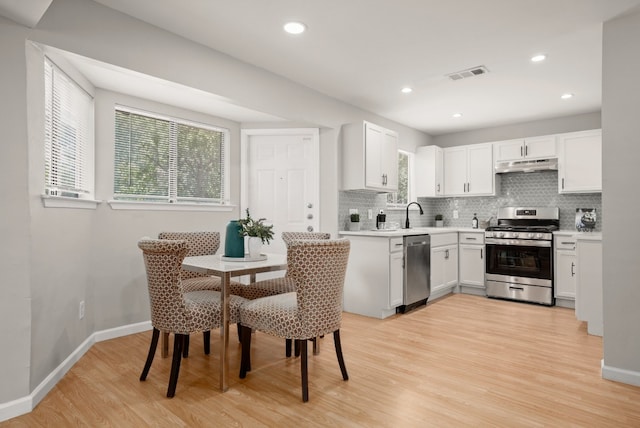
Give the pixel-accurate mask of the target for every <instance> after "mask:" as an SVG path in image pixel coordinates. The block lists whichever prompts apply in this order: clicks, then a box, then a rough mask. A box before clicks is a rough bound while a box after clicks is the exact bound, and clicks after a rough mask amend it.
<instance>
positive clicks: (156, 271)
mask: <svg viewBox="0 0 640 428" xmlns="http://www.w3.org/2000/svg"><path fill="white" fill-rule="evenodd" d="M138 247H139V248H140V249H141V250H142V254H143V257H144V266H145V268H146V271H147V286H148V288H149V303H150V305H151V325H152V326H153V327H155V328H156V329H158V330H160V331H167V332H174V333H182V334H188V333H189V331H188V330H189V329H188V324H189V319H188V316H187V311H186V309H185V303H184V299H183V293H182V285H181V279H180V274H181V271H182V261H183V260H184V257H185V255H186V254H187V252H188V246H187V242H186V241H184V240H170V239H141V240H140V241H138Z"/></svg>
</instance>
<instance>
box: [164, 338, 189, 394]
mask: <svg viewBox="0 0 640 428" xmlns="http://www.w3.org/2000/svg"><path fill="white" fill-rule="evenodd" d="M187 337H189V335H187V334H174V337H173V359H172V361H171V375H170V376H169V388H168V389H167V397H169V398H171V397H173V396H174V395H176V385H177V384H178V375H179V374H180V362H181V361H182V351H183V347H184V346H185V345H186V344H185V342H186V338H187Z"/></svg>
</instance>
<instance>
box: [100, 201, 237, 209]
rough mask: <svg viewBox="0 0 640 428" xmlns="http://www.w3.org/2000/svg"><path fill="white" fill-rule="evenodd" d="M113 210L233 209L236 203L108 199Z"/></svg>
mask: <svg viewBox="0 0 640 428" xmlns="http://www.w3.org/2000/svg"><path fill="white" fill-rule="evenodd" d="M107 202H108V203H109V205H110V206H111V209H113V210H143V211H233V210H234V209H235V208H236V206H235V205H219V204H208V203H196V202H176V203H175V204H172V203H170V202H143V201H115V200H110V201H107Z"/></svg>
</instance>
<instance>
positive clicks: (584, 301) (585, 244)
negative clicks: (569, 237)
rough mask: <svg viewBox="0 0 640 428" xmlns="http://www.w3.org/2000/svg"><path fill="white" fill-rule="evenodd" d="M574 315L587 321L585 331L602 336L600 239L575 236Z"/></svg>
mask: <svg viewBox="0 0 640 428" xmlns="http://www.w3.org/2000/svg"><path fill="white" fill-rule="evenodd" d="M577 238H578V239H577V244H576V252H577V254H576V259H577V261H576V263H577V266H576V270H577V282H576V317H577V318H578V319H579V320H582V321H586V322H587V332H588V333H589V334H593V335H596V336H602V334H603V330H604V326H603V318H602V241H601V240H600V239H592V238H589V237H584V238H583V237H582V236H578V237H577Z"/></svg>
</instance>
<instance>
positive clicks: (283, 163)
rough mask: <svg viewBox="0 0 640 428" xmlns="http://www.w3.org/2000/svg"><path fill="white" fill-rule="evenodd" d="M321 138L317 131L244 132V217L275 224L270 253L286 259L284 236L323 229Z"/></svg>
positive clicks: (267, 250)
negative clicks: (319, 150)
mask: <svg viewBox="0 0 640 428" xmlns="http://www.w3.org/2000/svg"><path fill="white" fill-rule="evenodd" d="M318 149H319V133H318V130H317V129H314V128H312V129H261V130H257V129H248V130H243V131H242V152H243V156H242V159H243V162H242V165H241V168H242V169H243V173H242V176H243V184H242V204H241V209H242V211H241V217H244V214H245V210H246V209H247V208H249V210H250V212H251V216H252V217H253V218H256V219H257V218H266V222H267V223H270V224H273V230H274V240H273V241H271V243H270V244H269V246H268V247H264V251H266V252H271V253H281V254H286V248H285V245H284V242H283V241H282V238H281V234H282V232H303V231H309V230H314V231H318V230H319V225H320V219H319V215H320V207H319V202H320V200H319V155H318Z"/></svg>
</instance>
